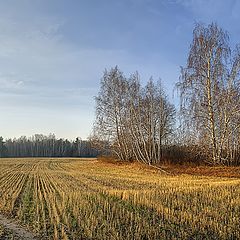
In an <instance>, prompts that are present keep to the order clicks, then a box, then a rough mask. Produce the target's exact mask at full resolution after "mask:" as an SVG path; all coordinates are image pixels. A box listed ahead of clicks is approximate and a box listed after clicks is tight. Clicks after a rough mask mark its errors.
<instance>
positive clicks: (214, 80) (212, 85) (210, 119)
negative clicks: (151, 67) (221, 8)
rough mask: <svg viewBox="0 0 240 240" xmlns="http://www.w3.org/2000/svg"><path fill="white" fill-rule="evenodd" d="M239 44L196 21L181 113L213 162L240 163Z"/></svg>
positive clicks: (182, 88)
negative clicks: (235, 44) (234, 46)
mask: <svg viewBox="0 0 240 240" xmlns="http://www.w3.org/2000/svg"><path fill="white" fill-rule="evenodd" d="M239 79H240V47H239V46H236V48H235V49H234V50H232V49H231V48H230V44H229V36H228V34H227V33H226V32H225V31H224V30H222V29H221V28H220V27H218V26H217V25H216V24H214V23H212V24H210V25H208V26H207V27H205V26H204V25H202V24H197V25H196V27H195V29H194V31H193V42H192V44H191V46H190V52H189V57H188V61H187V66H186V67H185V68H182V72H181V79H180V81H179V83H178V87H179V90H180V95H181V100H182V101H181V114H182V116H183V119H184V121H185V123H186V124H185V126H188V127H189V128H190V129H191V130H192V132H193V133H194V134H193V135H192V136H194V138H192V144H193V145H198V146H200V148H198V149H200V151H201V152H202V154H203V155H205V159H206V160H207V161H209V162H210V163H212V164H224V165H233V164H239V162H240V80H239Z"/></svg>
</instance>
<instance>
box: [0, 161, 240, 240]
mask: <svg viewBox="0 0 240 240" xmlns="http://www.w3.org/2000/svg"><path fill="white" fill-rule="evenodd" d="M0 211H1V212H4V213H5V214H11V215H13V216H14V217H17V218H18V219H19V220H20V221H21V222H22V223H24V224H25V225H27V226H29V227H30V228H31V229H32V230H33V231H35V232H36V233H39V234H40V235H41V238H42V239H43V238H47V239H125V240H126V239H240V229H239V222H240V179H237V178H236V179H233V178H231V179H230V178H217V177H207V176H202V177H201V176H191V175H179V176H168V175H161V174H159V173H156V171H154V170H153V171H151V170H148V169H141V168H138V167H136V166H135V165H134V164H129V165H117V166H116V165H114V164H111V163H101V162H98V161H96V160H95V159H50V158H48V159H47V158H46V159H40V158H36V159H1V160H0Z"/></svg>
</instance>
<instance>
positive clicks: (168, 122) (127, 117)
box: [94, 67, 175, 165]
mask: <svg viewBox="0 0 240 240" xmlns="http://www.w3.org/2000/svg"><path fill="white" fill-rule="evenodd" d="M96 105H97V107H96V122H95V127H94V136H97V139H98V142H102V143H103V146H105V147H108V148H109V149H110V151H112V152H113V153H114V154H115V155H116V156H117V157H118V158H119V159H121V160H127V161H129V160H133V159H135V160H138V161H141V162H143V163H146V164H149V165H152V164H155V163H158V162H160V161H161V159H162V152H163V146H164V145H166V144H167V143H168V141H169V138H170V135H171V133H172V130H173V126H174V119H175V117H174V115H175V108H174V106H173V105H172V104H170V103H169V101H168V100H167V97H166V95H165V93H164V90H163V88H162V85H161V82H160V81H159V82H157V83H155V82H154V81H153V79H150V80H149V81H148V82H147V84H146V85H145V86H144V87H143V86H141V84H140V77H139V75H138V73H134V74H132V75H131V76H130V77H129V78H126V77H125V76H124V75H123V73H122V72H121V71H120V70H119V69H118V67H115V68H112V69H110V71H107V70H106V71H105V73H104V76H103V78H102V81H101V88H100V92H99V94H98V96H97V97H96ZM106 143H108V144H106Z"/></svg>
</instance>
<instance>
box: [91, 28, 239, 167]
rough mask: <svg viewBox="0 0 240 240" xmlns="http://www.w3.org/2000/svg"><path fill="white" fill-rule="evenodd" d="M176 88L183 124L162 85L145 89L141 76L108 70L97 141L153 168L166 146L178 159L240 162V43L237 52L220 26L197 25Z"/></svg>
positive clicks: (98, 114) (103, 83) (150, 83)
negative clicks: (189, 157) (181, 157)
mask: <svg viewBox="0 0 240 240" xmlns="http://www.w3.org/2000/svg"><path fill="white" fill-rule="evenodd" d="M176 86H177V89H178V92H179V93H180V98H181V101H180V102H181V104H180V105H181V106H180V111H179V113H178V114H177V116H178V117H177V119H178V121H175V117H176V114H175V109H174V106H173V105H172V104H171V103H170V102H169V101H168V99H167V97H166V94H165V93H164V90H163V88H162V85H161V82H157V83H156V82H154V81H153V79H150V80H149V81H148V82H147V84H146V85H145V86H141V84H140V79H139V75H138V73H134V74H132V75H131V76H130V77H129V78H126V77H125V76H124V75H123V73H122V72H121V71H120V70H119V69H118V68H117V67H115V68H113V69H111V70H110V71H105V73H104V76H103V78H102V80H101V88H100V92H99V94H98V96H97V97H96V106H97V107H96V122H95V126H94V136H97V137H95V139H98V143H100V142H101V143H102V146H104V147H105V149H108V153H109V152H111V153H114V154H115V155H117V157H118V158H119V159H122V160H132V159H135V160H139V161H141V162H143V163H147V164H150V165H151V164H155V163H160V162H161V160H162V159H163V158H162V157H163V149H166V147H167V146H170V148H168V149H172V152H174V153H177V155H176V158H177V157H178V156H181V155H182V154H183V152H184V154H185V155H186V153H188V152H189V153H190V154H189V156H191V157H192V156H197V158H194V159H199V158H201V160H203V161H205V162H208V163H210V164H214V165H218V164H223V165H236V164H240V45H239V46H238V45H237V46H236V47H235V48H234V49H233V50H232V49H231V47H230V44H229V36H228V34H227V32H225V31H224V30H222V29H221V28H220V27H219V26H218V25H217V24H215V23H212V24H209V25H207V26H205V25H203V24H196V26H195V28H194V31H193V41H192V43H191V45H190V51H189V55H188V60H187V64H186V66H185V67H181V74H180V78H179V81H178V82H177V84H176ZM175 123H177V124H175ZM172 133H174V134H172ZM178 151H182V153H181V152H179V154H178ZM187 157H188V156H185V159H187Z"/></svg>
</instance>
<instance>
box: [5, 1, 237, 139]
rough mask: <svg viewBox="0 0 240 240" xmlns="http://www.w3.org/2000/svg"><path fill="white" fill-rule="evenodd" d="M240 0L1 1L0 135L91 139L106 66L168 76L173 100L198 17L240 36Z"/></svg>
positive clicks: (234, 38)
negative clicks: (96, 105)
mask: <svg viewBox="0 0 240 240" xmlns="http://www.w3.org/2000/svg"><path fill="white" fill-rule="evenodd" d="M239 12H240V1H238V0H51V1H49V0H21V1H19V0H8V1H3V0H2V1H0V112H1V118H0V135H2V136H3V137H4V138H10V137H14V136H16V137H19V136H21V135H27V136H29V135H32V134H34V133H43V134H48V133H55V134H56V136H57V137H63V138H70V139H74V138H75V137H77V136H80V137H82V138H83V139H85V138H87V137H88V135H89V134H90V132H91V128H92V124H93V121H94V113H95V112H94V111H95V110H94V106H95V103H94V96H95V95H96V94H97V92H98V88H99V81H100V78H101V76H102V74H103V71H104V69H105V68H110V67H112V66H115V65H118V66H119V67H120V69H121V70H122V71H123V72H124V73H125V74H126V75H128V74H129V73H131V72H134V71H136V70H138V71H139V73H140V75H141V76H142V81H143V82H144V81H146V80H147V79H148V78H149V77H150V76H153V77H154V78H155V79H158V78H159V77H160V78H161V79H162V81H163V84H164V86H165V89H166V91H167V93H168V95H169V99H170V101H172V102H175V103H176V102H177V101H178V100H177V98H176V97H175V98H173V94H172V93H173V90H172V89H173V87H174V84H175V82H176V81H177V80H178V77H179V69H180V66H181V65H184V64H185V63H186V58H187V53H188V49H189V45H190V43H191V40H192V30H193V27H194V23H195V22H203V23H210V22H212V21H214V22H217V23H218V24H219V25H220V26H221V27H222V28H224V29H225V30H227V31H228V32H229V35H230V38H231V44H232V45H235V44H236V43H237V42H238V41H239V42H240V28H239V22H240V14H239Z"/></svg>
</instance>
